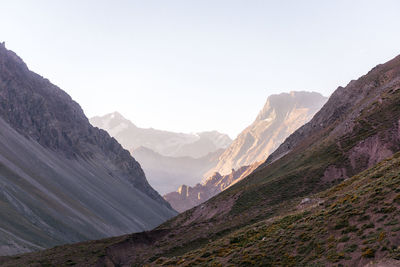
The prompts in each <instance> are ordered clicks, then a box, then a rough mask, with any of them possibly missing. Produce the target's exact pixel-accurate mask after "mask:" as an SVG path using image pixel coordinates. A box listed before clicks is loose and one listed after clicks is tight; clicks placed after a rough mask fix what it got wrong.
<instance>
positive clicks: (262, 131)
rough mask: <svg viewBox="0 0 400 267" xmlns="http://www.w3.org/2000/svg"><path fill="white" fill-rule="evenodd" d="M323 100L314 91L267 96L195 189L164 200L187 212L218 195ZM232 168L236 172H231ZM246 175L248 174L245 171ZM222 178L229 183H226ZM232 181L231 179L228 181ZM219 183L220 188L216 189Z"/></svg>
mask: <svg viewBox="0 0 400 267" xmlns="http://www.w3.org/2000/svg"><path fill="white" fill-rule="evenodd" d="M326 100H327V98H326V97H324V96H322V95H321V94H319V93H315V92H290V93H282V94H279V95H271V96H269V97H268V99H267V102H266V103H265V105H264V107H263V109H262V110H261V111H260V112H259V114H258V116H257V118H256V119H255V121H254V122H253V123H252V124H251V125H250V126H249V127H247V128H246V129H245V130H243V132H241V133H240V134H239V135H238V137H237V138H236V139H235V140H234V141H233V142H232V143H231V145H230V146H229V147H228V148H227V149H225V151H224V152H223V153H222V155H221V156H220V157H219V158H218V161H217V163H216V165H215V167H213V168H211V169H210V170H208V171H207V172H206V173H205V174H204V176H206V177H208V178H207V179H206V180H205V181H204V182H203V183H201V184H197V185H196V186H195V187H187V188H188V190H187V191H186V192H185V193H184V194H182V193H181V192H182V190H178V191H177V192H171V193H169V194H166V195H165V196H164V198H165V199H166V200H167V201H168V202H169V203H170V204H171V205H172V207H173V208H174V209H175V210H177V211H179V212H182V211H185V210H187V209H190V208H192V207H194V206H196V205H198V204H200V203H202V202H204V201H206V200H208V199H209V198H211V197H213V196H215V195H216V194H218V193H220V192H221V191H222V190H224V189H225V188H227V187H228V186H229V185H231V184H233V183H235V182H238V181H239V180H241V179H242V178H243V177H244V176H243V175H238V174H239V173H241V172H242V171H243V170H244V169H249V170H254V169H255V168H256V167H257V166H258V165H259V164H260V163H261V162H263V161H264V160H265V159H266V158H267V156H268V155H269V154H270V153H271V152H272V151H274V150H275V149H276V148H277V147H278V146H279V145H280V144H281V143H282V142H283V141H284V140H285V138H286V137H288V136H289V135H290V134H291V133H293V132H294V131H295V130H296V129H297V128H299V127H300V126H302V125H303V124H304V123H306V122H308V121H309V120H310V119H311V118H312V117H313V115H314V114H315V113H316V112H317V111H318V110H319V109H320V108H321V107H322V105H323V104H324V103H325V102H326ZM235 169H237V170H236V171H235ZM245 174H246V175H247V174H249V172H245ZM226 177H230V178H229V179H228V181H229V183H226V182H225V180H226ZM232 178H234V179H232ZM221 184H223V185H224V186H222V187H221V186H220V185H221Z"/></svg>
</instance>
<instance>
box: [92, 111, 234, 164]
mask: <svg viewBox="0 0 400 267" xmlns="http://www.w3.org/2000/svg"><path fill="white" fill-rule="evenodd" d="M90 122H91V123H92V125H94V126H96V127H99V128H101V129H104V130H106V131H107V132H108V133H109V134H110V135H111V136H113V137H115V138H116V139H117V140H118V141H119V142H120V143H121V144H122V145H123V146H124V147H125V148H126V149H128V150H129V151H131V152H132V151H134V150H136V149H138V148H139V147H146V148H148V149H151V150H152V151H154V152H156V153H158V154H160V155H162V156H166V157H192V158H201V157H204V156H207V155H208V154H209V153H212V152H215V151H217V150H219V149H225V148H226V147H227V146H229V144H230V143H231V142H232V140H231V139H230V138H229V136H228V135H226V134H222V133H219V132H217V131H210V132H200V133H195V134H186V133H174V132H168V131H162V130H157V129H152V128H150V129H144V128H139V127H137V126H136V125H134V124H133V123H132V122H131V121H129V120H127V119H126V118H124V117H123V116H122V115H121V114H120V113H118V112H114V113H110V114H107V115H104V116H101V117H99V116H97V117H93V118H91V119H90Z"/></svg>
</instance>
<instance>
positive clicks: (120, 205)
mask: <svg viewBox="0 0 400 267" xmlns="http://www.w3.org/2000/svg"><path fill="white" fill-rule="evenodd" d="M0 124H1V126H2V127H1V130H0V134H1V137H2V138H1V140H0V203H1V205H0V206H1V208H0V209H1V212H0V217H1V220H0V235H1V236H2V238H1V239H0V253H4V252H6V253H17V252H26V251H29V250H32V249H37V248H38V247H50V246H54V245H59V244H64V243H66V242H77V241H82V240H88V239H93V238H101V237H106V236H110V235H118V234H123V233H128V232H132V231H142V230H146V229H150V228H152V227H154V226H156V225H158V224H160V223H161V222H163V221H164V220H166V219H168V218H170V217H171V216H173V215H175V214H176V213H175V211H173V210H172V208H171V207H170V205H169V204H168V203H167V202H166V201H165V200H164V199H163V198H162V197H161V196H160V195H159V194H158V193H157V192H156V191H155V190H154V189H153V188H152V187H151V186H150V185H149V184H148V182H147V180H146V177H145V175H144V172H143V170H142V169H141V167H140V165H139V164H138V162H137V161H135V159H134V158H132V157H131V156H130V153H129V152H128V151H127V150H124V149H123V148H122V146H121V145H120V144H119V143H118V142H117V141H116V140H115V139H114V138H111V137H110V136H109V135H108V133H107V132H105V131H103V130H99V129H96V128H94V127H92V126H91V125H90V123H89V121H88V119H87V118H86V117H85V115H84V113H83V111H82V109H81V108H80V106H79V104H77V103H76V102H75V101H73V100H72V98H71V97H70V96H69V95H68V94H66V93H65V92H64V91H62V90H61V89H60V88H58V87H57V86H55V85H53V84H51V83H50V82H49V81H48V80H47V79H44V78H43V77H42V76H40V75H38V74H36V73H34V72H31V71H30V70H29V69H28V67H27V65H26V64H25V63H24V62H23V61H22V59H21V58H19V57H18V56H17V55H16V54H15V53H14V52H12V51H10V50H7V49H6V48H5V45H4V43H2V44H1V45H0ZM89 196H90V197H89ZM96 201H97V202H96ZM128 203H131V204H129V205H128ZM144 207H146V209H143V208H144ZM141 209H143V210H141ZM32 244H33V245H32Z"/></svg>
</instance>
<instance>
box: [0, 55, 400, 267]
mask: <svg viewBox="0 0 400 267" xmlns="http://www.w3.org/2000/svg"><path fill="white" fill-rule="evenodd" d="M399 103H400V56H398V57H396V58H394V59H392V60H390V61H389V62H387V63H385V64H382V65H378V66H376V67H375V68H373V69H372V70H371V71H370V72H368V73H367V74H366V75H364V76H362V77H360V78H359V79H358V80H354V81H351V82H350V83H349V84H348V85H347V86H346V87H339V88H337V89H336V91H335V92H334V93H333V94H332V95H331V96H330V98H329V100H328V101H327V103H326V104H325V105H324V106H323V107H322V108H321V110H320V111H318V112H317V113H316V114H315V116H314V117H313V118H312V119H311V121H309V122H308V123H306V124H305V125H303V126H302V127H300V128H299V129H297V130H296V131H295V132H294V133H293V134H291V135H290V136H289V137H288V138H287V139H286V140H285V141H284V142H283V143H282V144H281V145H280V146H279V147H278V148H277V149H276V150H275V152H273V153H272V154H271V155H270V156H269V157H268V158H267V160H266V161H264V162H263V163H262V164H261V165H259V166H258V167H257V168H256V169H255V170H254V171H252V172H251V173H250V174H249V175H248V176H247V177H245V178H244V179H242V180H241V181H239V182H237V183H235V184H234V185H232V186H230V187H229V188H227V189H226V190H224V191H222V192H221V193H219V194H218V195H216V196H214V197H212V198H211V199H209V200H208V201H206V202H205V203H203V204H202V205H199V206H196V207H194V208H192V209H190V210H188V211H186V212H183V213H181V214H179V215H178V216H176V217H174V218H172V219H170V220H168V221H167V222H165V223H163V224H162V225H160V226H159V227H157V228H155V229H153V230H151V231H147V232H142V233H135V234H130V235H125V236H120V237H115V238H111V239H104V240H98V241H91V242H86V243H80V244H73V245H66V246H63V247H58V248H53V249H50V250H46V251H43V252H41V253H40V254H39V253H36V254H35V253H34V254H25V255H21V256H17V257H8V258H1V259H0V263H1V264H3V265H4V266H16V265H28V264H40V263H42V264H43V263H45V264H48V265H56V266H63V265H71V264H74V265H78V266H96V265H97V266H127V265H148V266H199V265H200V266H224V265H233V266H255V265H259V266H399V264H400V250H399V246H400V231H399V226H400V223H399V221H400V201H399V199H400V195H399V185H400V176H399V173H400V152H399V151H400V104H399Z"/></svg>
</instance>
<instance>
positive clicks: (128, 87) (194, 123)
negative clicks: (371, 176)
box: [0, 0, 400, 137]
mask: <svg viewBox="0 0 400 267" xmlns="http://www.w3.org/2000/svg"><path fill="white" fill-rule="evenodd" d="M399 11H400V1H396V0H393V1H389V0H379V1H378V0H376V1H367V0H363V1H362V0H359V1H357V0H353V1H348V0H343V1H323V0H318V1H307V0H304V1H278V0H277V1H266V0H265V1H257V0H242V1H237V0H224V1H222V0H197V1H194V0H181V1H172V0H171V1H167V0H158V1H154V0H142V1H122V0H120V1H111V0H109V1H105V0H103V1H100V0H93V1H89V0H80V1H78V0H75V1H72V0H64V1H61V0H59V1H54V0H52V1H42V0H31V1H21V0H20V1H15V0H13V1H12V0H10V1H7V0H0V41H5V42H6V47H7V48H8V49H11V50H14V51H15V52H16V53H17V54H19V55H20V56H21V57H22V58H23V59H24V61H25V62H26V63H27V64H28V66H29V67H30V69H31V70H33V71H35V72H37V73H39V74H41V75H42V76H45V77H47V78H48V79H49V80H50V81H51V82H53V83H55V84H56V85H58V86H60V87H61V88H62V89H64V90H65V91H67V92H68V93H69V94H70V95H71V96H72V97H73V98H74V99H75V100H76V101H78V102H79V103H80V104H81V106H82V108H83V109H84V111H85V113H86V115H87V116H94V115H103V114H105V113H108V112H112V111H114V110H118V111H120V112H121V113H122V114H124V115H125V116H126V117H128V118H129V119H131V120H132V121H133V122H134V123H135V124H137V125H138V126H141V127H150V126H151V127H154V128H159V129H165V130H173V131H182V132H195V131H204V130H213V129H215V130H219V131H221V132H226V133H228V134H229V135H230V136H231V137H235V136H236V135H237V134H238V133H239V132H240V131H241V130H242V129H243V128H244V127H246V126H247V125H248V124H249V123H251V122H252V121H253V120H254V118H255V116H256V115H257V112H258V111H259V110H260V109H261V108H262V106H263V104H264V102H265V100H266V98H267V96H268V95H270V94H272V93H279V92H285V91H286V92H287V91H292V90H309V91H318V92H321V93H322V94H324V95H326V96H328V95H329V94H331V93H332V92H333V90H334V89H336V88H337V87H338V86H339V85H346V84H347V83H348V82H349V81H350V80H351V79H355V78H357V77H359V76H360V75H362V74H364V73H366V72H367V71H368V70H370V69H371V68H372V67H374V66H375V65H377V64H379V63H383V62H385V61H387V60H389V59H391V58H392V57H394V56H396V55H398V54H400V34H399V33H400V17H399V15H398V14H399Z"/></svg>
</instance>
